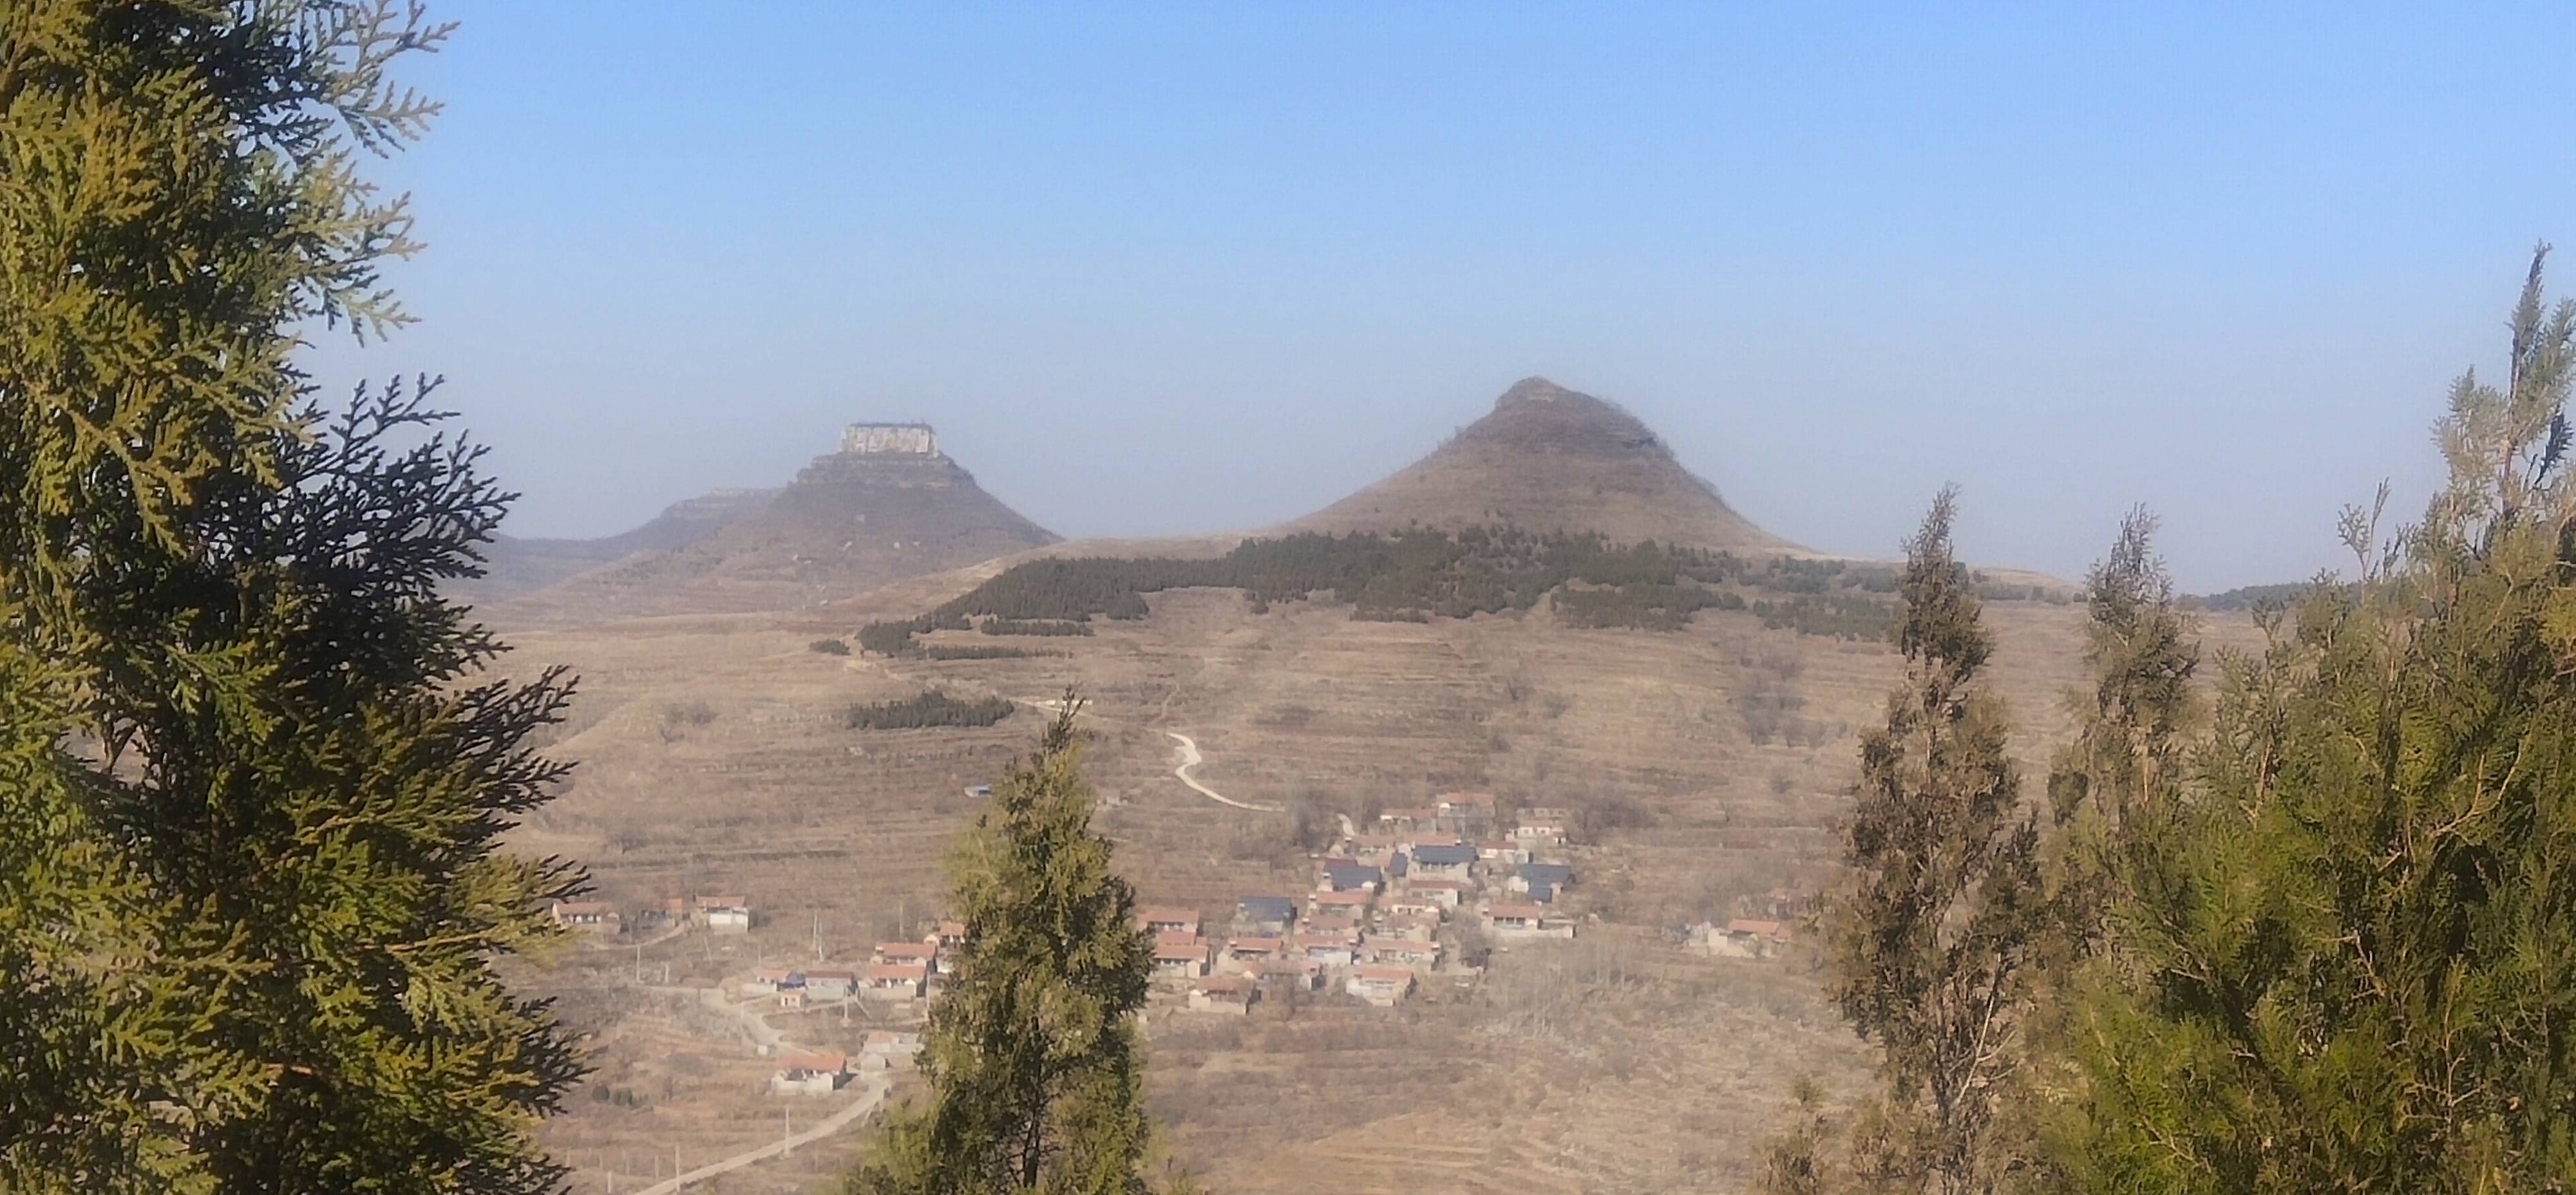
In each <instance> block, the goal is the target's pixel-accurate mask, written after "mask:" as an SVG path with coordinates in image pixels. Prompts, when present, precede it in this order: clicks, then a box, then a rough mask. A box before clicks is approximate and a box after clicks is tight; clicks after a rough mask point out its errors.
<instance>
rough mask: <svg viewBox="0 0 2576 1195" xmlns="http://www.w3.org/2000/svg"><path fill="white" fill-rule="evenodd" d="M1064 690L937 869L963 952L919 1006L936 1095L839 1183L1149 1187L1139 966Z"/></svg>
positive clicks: (1086, 1190)
mask: <svg viewBox="0 0 2576 1195" xmlns="http://www.w3.org/2000/svg"><path fill="white" fill-rule="evenodd" d="M1080 708H1081V703H1080V702H1079V701H1077V700H1076V699H1074V697H1073V696H1072V695H1071V694H1069V693H1068V694H1067V695H1066V698H1065V701H1064V703H1063V706H1062V709H1061V712H1059V713H1058V715H1057V717H1056V719H1055V721H1054V722H1053V723H1051V724H1050V725H1049V726H1048V727H1047V730H1046V733H1045V737H1044V738H1043V739H1042V740H1041V742H1040V744H1039V747H1038V751H1037V753H1036V755H1034V756H1032V757H1030V758H1028V759H1025V760H1022V761H1020V762H1018V763H1015V764H1014V765H1013V766H1012V767H1011V769H1010V770H1009V771H1008V772H1006V773H1004V774H1003V776H1002V778H1001V780H1000V781H999V782H997V783H995V784H994V785H993V797H992V803H991V805H990V806H989V807H988V808H987V809H986V810H985V812H983V813H982V814H980V815H978V816H977V817H976V819H975V824H974V825H973V826H972V827H971V828H970V829H969V830H968V831H967V833H966V835H965V837H964V838H963V839H962V840H961V841H960V842H959V844H958V846H957V849H956V850H955V852H954V853H953V854H952V856H951V857H950V860H949V871H950V876H951V882H952V884H953V886H954V889H955V892H954V896H953V899H954V901H955V902H956V905H957V909H958V912H959V914H960V916H961V917H962V918H963V920H964V921H965V923H966V945H965V949H964V951H963V953H962V954H961V956H960V959H959V961H958V964H957V967H956V970H955V971H954V972H953V973H952V974H951V975H950V977H949V982H948V987H947V991H946V992H945V994H943V995H942V996H941V997H940V999H939V1003H938V1004H937V1005H936V1006H935V1007H934V1008H933V1009H932V1010H931V1015H930V1028H929V1032H928V1034H927V1040H926V1042H925V1046H924V1049H923V1053H922V1062H921V1067H922V1072H923V1074H924V1075H925V1076H926V1077H927V1078H928V1079H929V1081H930V1086H931V1090H932V1097H931V1100H930V1102H929V1105H928V1106H927V1107H926V1108H923V1109H921V1110H919V1111H918V1112H914V1113H909V1114H906V1115H903V1116H900V1117H898V1118H896V1120H895V1121H894V1122H893V1123H892V1124H891V1125H890V1126H889V1128H888V1130H887V1132H886V1133H885V1135H884V1137H883V1138H882V1145H881V1148H880V1149H879V1150H878V1151H877V1153H876V1156H875V1157H874V1158H872V1159H871V1160H870V1161H869V1162H868V1163H867V1164H866V1165H865V1166H863V1167H862V1168H861V1169H860V1170H859V1172H858V1173H857V1174H856V1175H855V1176H853V1179H852V1182H851V1184H850V1186H851V1189H852V1190H853V1191H856V1192H869V1193H882V1195H992V1193H999V1192H1036V1191H1044V1192H1063V1193H1075V1192H1079V1193H1083V1195H1112V1193H1124V1192H1134V1191H1141V1190H1143V1189H1144V1187H1145V1183H1144V1180H1143V1178H1142V1177H1141V1164H1142V1162H1143V1160H1144V1157H1145V1147H1146V1144H1147V1140H1148V1135H1149V1122H1148V1121H1147V1119H1146V1116H1145V1110H1144V1060H1143V1059H1142V1058H1141V1057H1140V1056H1139V1053H1138V1039H1137V1031H1136V1023H1135V1019H1134V1018H1135V1014H1136V1012H1137V1010H1139V1009H1141V1008H1143V1007H1144V1004H1145V990H1146V984H1147V980H1148V978H1149V976H1150V974H1151V972H1152V969H1153V949H1152V944H1151V943H1150V942H1149V941H1148V940H1147V938H1146V936H1145V934H1144V933H1143V932H1142V931H1141V930H1139V929H1137V928H1136V927H1135V926H1134V924H1133V920H1132V919H1133V915H1134V906H1135V895H1134V893H1133V892H1132V891H1130V890H1129V888H1128V886H1127V882H1126V881H1125V880H1123V879H1120V878H1119V876H1118V874H1117V872H1115V871H1114V870H1112V869H1111V866H1110V844H1109V842H1108V840H1107V839H1105V838H1102V837H1101V836H1100V835H1098V834H1097V833H1095V832H1094V831H1093V830H1092V828H1091V814H1092V807H1093V801H1092V794H1091V786H1090V785H1089V784H1088V783H1086V782H1085V781H1084V780H1083V778H1082V771H1081V744H1080V742H1079V739H1078V737H1077V735H1076V732H1075V730H1074V716H1075V714H1076V713H1077V712H1078V711H1079V710H1080Z"/></svg>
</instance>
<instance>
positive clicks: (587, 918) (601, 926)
mask: <svg viewBox="0 0 2576 1195" xmlns="http://www.w3.org/2000/svg"><path fill="white" fill-rule="evenodd" d="M554 914H555V924H557V925H560V926H563V927H565V928H567V929H577V930H581V931H583V932H585V933H594V934H613V933H616V932H617V929H618V917H617V906H615V905H612V904H610V903H608V902H607V901H604V900H559V901H556V902H555V903H554Z"/></svg>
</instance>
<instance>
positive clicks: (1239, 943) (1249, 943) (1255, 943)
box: [1225, 938, 1288, 969]
mask: <svg viewBox="0 0 2576 1195" xmlns="http://www.w3.org/2000/svg"><path fill="white" fill-rule="evenodd" d="M1287 947H1288V944H1287V943H1286V942H1285V941H1283V940H1281V939H1278V938H1236V939H1233V940H1232V941H1229V942H1227V943H1226V944H1225V957H1226V961H1227V962H1230V963H1233V964H1235V965H1236V967H1237V968H1238V969H1240V968H1242V967H1246V966H1249V965H1251V964H1253V963H1258V962H1262V961H1265V960H1268V959H1275V958H1279V957H1281V956H1282V955H1283V954H1284V953H1285V952H1286V950H1287Z"/></svg>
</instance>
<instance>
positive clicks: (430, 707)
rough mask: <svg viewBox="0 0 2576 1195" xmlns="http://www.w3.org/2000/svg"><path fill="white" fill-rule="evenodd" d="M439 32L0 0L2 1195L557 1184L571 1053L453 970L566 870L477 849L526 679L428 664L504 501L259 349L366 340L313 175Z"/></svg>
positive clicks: (515, 793)
mask: <svg viewBox="0 0 2576 1195" xmlns="http://www.w3.org/2000/svg"><path fill="white" fill-rule="evenodd" d="M444 34H445V29H444V27H441V26H435V25H430V24H426V23H425V22H424V21H423V19H422V17H421V14H420V13H419V11H418V10H417V9H411V8H400V9H398V8H396V7H394V6H393V5H392V4H390V3H384V2H367V3H349V2H337V3H335V2H326V0H301V2H296V0H280V2H277V3H263V4H239V3H235V4H222V3H217V4H205V3H177V2H152V0H145V2H139V3H132V4H119V5H102V4H95V3H83V2H80V0H23V2H20V3H13V4H9V5H6V6H0V824H5V825H6V826H7V827H8V831H9V832H8V833H7V834H5V835H0V976H6V977H7V980H6V982H0V1189H9V1190H28V1191H75V1190H77V1191H83V1192H99V1191H109V1192H116V1191H156V1192H157V1191H187V1192H213V1191H253V1190H256V1191H282V1192H300V1191H352V1190H368V1191H469V1190H470V1191H477V1192H510V1191H529V1192H534V1191H545V1190H551V1189H553V1188H554V1187H555V1186H556V1184H557V1183H558V1181H559V1178H560V1171H559V1170H558V1169H557V1168H555V1167H553V1166H552V1165H550V1164H548V1163H547V1162H545V1161H544V1160H543V1159H542V1158H541V1157H540V1156H539V1155H538V1154H537V1152H536V1150H535V1148H534V1145H533V1141H532V1132H533V1129H534V1127H535V1122H536V1119H537V1117H539V1116H540V1115H542V1114H543V1113H544V1112H546V1111H548V1110H550V1109H551V1108H552V1107H553V1106H554V1105H555V1102H556V1101H557V1099H558V1098H559V1096H560V1094H561V1092H562V1091H563V1090H564V1088H565V1087H566V1086H567V1085H568V1084H569V1083H570V1082H572V1081H573V1080H574V1079H575V1078H576V1077H577V1068H576V1066H575V1064H574V1062H573V1060H572V1058H571V1054H570V1052H569V1047H568V1046H567V1044H566V1042H565V1041H564V1039H563V1037H562V1035H561V1034H560V1033H559V1032H558V1031H557V1029H556V1028H555V1026H554V1024H553V1021H552V1018H551V1016H550V1014H549V1013H548V1011H547V1010H546V1009H545V1007H544V1006H543V1005H542V1004H539V1003H535V1002H530V1001H526V1000H521V999H518V998H516V997H513V996H512V995H511V994H510V993H509V992H508V991H507V990H505V989H504V988H503V987H502V985H501V984H500V983H499V982H498V981H497V979H496V978H495V976H494V974H493V971H492V963H493V960H494V958H495V957H496V956H498V955H501V954H504V953H507V952H509V951H512V950H515V949H518V948H521V947H523V946H526V945H528V944H531V943H533V942H536V941H537V940H539V939H541V938H544V937H546V936H548V935H549V934H550V933H551V932H552V931H551V929H550V927H549V925H548V921H547V918H546V915H545V909H544V904H545V901H546V900H547V899H548V898H550V897H556V896H561V895H567V894H569V893H571V892H572V891H573V890H575V889H576V888H577V887H578V885H579V880H580V877H579V875H578V874H577V873H576V872H575V871H573V870H572V869H570V868H569V867H567V866H565V865H563V864H560V863H556V862H552V861H530V860H523V859H517V858H513V857H511V856H509V855H507V854H506V853H503V852H501V851H500V850H499V849H498V845H497V843H498V839H499V836H500V835H501V834H502V833H503V832H504V831H505V830H506V829H507V828H508V827H509V826H510V825H511V823H512V821H513V820H514V819H515V818H516V817H517V816H518V815H519V814H521V813H523V812H524V811H526V810H527V809H529V808H531V807H532V806H534V805H535V804H537V803H538V802H540V801H541V800H543V798H544V793H545V790H546V788H547V786H548V782H549V781H551V780H552V779H553V778H554V777H555V776H556V775H557V771H558V770H557V769H556V767H555V766H554V765H551V764H549V763H547V762H545V761H544V760H542V759H539V758H537V757H536V756H534V755H533V754H531V753H530V752H529V751H528V750H527V749H526V747H525V746H524V745H523V744H524V740H525V736H526V735H527V734H528V732H529V731H530V730H531V729H533V728H535V727H537V726H539V725H541V724H543V723H545V722H547V721H549V720H551V719H552V718H553V717H554V716H555V713H556V711H557V709H558V708H559V706H560V704H561V702H562V701H563V700H564V698H565V695H566V690H565V687H564V686H563V685H562V684H560V683H558V681H557V680H556V679H554V678H553V677H551V676H550V677H548V678H546V679H543V680H541V681H539V682H538V683H535V684H532V685H507V684H485V685H478V686H471V687H467V686H463V685H461V684H460V682H461V681H462V679H463V678H464V677H466V676H468V675H470V674H472V673H474V672H475V671H476V670H478V669H479V668H480V667H481V666H482V665H484V664H485V663H487V662H488V661H489V660H490V659H491V658H492V656H493V655H494V653H495V652H496V651H497V647H496V645H495V644H494V643H493V642H492V640H491V639H490V638H489V636H487V635H486V634H484V632H483V631H482V630H481V629H480V628H479V627H475V626H473V625H470V624H468V623H467V622H466V621H465V620H464V617H463V612H462V611H460V610H459V609H457V608H455V607H453V606H450V605H448V604H447V603H446V602H444V601H442V600H441V599H440V598H439V597H438V596H437V591H436V586H437V585H438V583H440V582H441V581H444V580H447V579H450V578H454V577H457V576H461V575H465V574H467V573H469V572H471V571H472V570H473V569H474V568H475V565H476V557H475V554H474V552H475V546H476V545H477V544H478V543H480V542H483V541H484V540H486V539H487V538H488V537H489V535H490V533H491V530H492V528H493V525H494V524H495V522H496V521H497V519H498V518H499V515H500V511H501V508H502V504H503V502H504V501H505V498H506V496H505V495H502V494H500V493H498V492H497V491H496V490H495V489H494V487H493V486H492V485H491V484H490V483H489V482H488V481H487V480H485V479H483V478H482V477H480V476H478V475H477V473H476V472H475V469H474V460H475V456H476V452H475V450H473V449H471V448H467V447H463V446H460V445H458V444H455V443H452V442H450V441H447V440H445V439H443V438H439V437H435V436H427V437H424V436H422V435H420V434H419V431H420V427H421V425H423V424H425V423H428V422H431V421H434V420H435V419H436V417H437V416H436V414H435V413H434V412H432V411H430V410H429V409H428V408H427V407H426V406H425V405H424V401H425V393H426V391H428V390H429V389H431V388H432V385H433V384H431V383H426V382H424V383H421V384H418V385H414V386H409V387H402V386H397V387H393V388H390V389H378V390H368V391H364V392H361V393H360V394H358V395H357V396H356V397H355V398H354V399H353V400H352V401H351V403H350V404H349V406H348V407H347V408H346V409H345V411H344V412H343V414H342V415H341V416H340V417H339V418H337V419H334V420H329V421H325V420H324V419H323V418H322V417H321V416H320V414H319V412H318V411H317V410H316V409H315V408H314V407H313V406H312V405H311V404H310V402H309V394H310V389H311V387H310V385H309V383H308V382H307V380H306V379H305V377H304V375H303V374H301V373H300V372H298V371H297V369H296V368H295V366H294V365H293V363H292V360H291V353H292V350H293V349H294V347H295V345H296V343H297V339H296V336H297V329H299V328H301V329H311V328H317V327H347V328H352V329H354V330H356V331H357V332H359V333H360V334H362V335H373V334H380V333H383V332H385V331H388V330H390V329H392V328H394V327H397V326H399V325H400V324H401V323H403V322H404V318H403V316H402V313H401V311H400V309H399V308H398V307H397V306H395V305H394V304H393V302H392V300H391V299H390V297H389V296H388V295H387V294H386V293H385V292H384V291H383V290H382V288H381V287H380V286H379V284H378V279H377V266H378V264H379V263H380V262H381V261H382V260H383V259H384V258H386V257H388V256H399V255H402V254H406V253H408V252H409V251H410V250H411V249H412V245H411V244H410V242H409V241H408V240H407V239H406V236H405V232H406V230H407V228H408V226H409V215H408V213H407V212H406V211H405V209H404V208H403V206H402V205H401V203H400V202H398V201H397V202H391V203H388V202H384V201H381V200H379V199H378V198H376V197H375V196H374V194H373V193H372V192H371V190H370V189H369V188H368V187H367V186H366V185H365V184H364V183H362V182H361V181H359V179H358V178H357V176H356V174H355V172H354V170H353V166H352V161H351V154H352V152H353V150H354V148H356V147H359V146H363V147H367V148H369V149H374V150H385V149H390V148H392V147H394V146H397V145H399V144H400V143H402V142H404V141H406V140H408V139H409V138H410V137H412V136H414V135H416V134H417V133H418V132H419V131H420V129H421V127H422V125H423V123H424V122H425V121H426V120H427V118H428V117H429V116H430V115H431V114H432V112H433V111H434V106H433V105H430V104H428V103H426V102H423V101H421V100H419V99H418V98H417V97H415V96H413V95H411V94H410V93H409V92H406V91H403V90H401V89H399V88H397V87H396V86H395V85H393V84H392V83H391V82H390V81H389V80H388V78H387V75H386V70H387V67H388V65H389V64H390V63H391V62H392V61H393V60H394V59H395V58H397V57H399V56H400V55H402V54H404V53H407V52H409V51H412V50H417V49H424V48H429V47H433V46H435V44H436V43H437V42H438V41H439V40H440V39H441V38H442V37H443V36H444ZM397 442H400V443H405V444H409V445H410V447H407V448H398V447H396V446H395V445H396V443H397Z"/></svg>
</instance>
